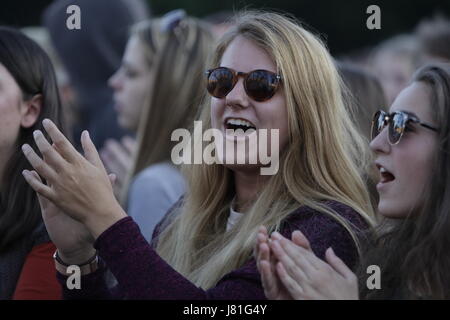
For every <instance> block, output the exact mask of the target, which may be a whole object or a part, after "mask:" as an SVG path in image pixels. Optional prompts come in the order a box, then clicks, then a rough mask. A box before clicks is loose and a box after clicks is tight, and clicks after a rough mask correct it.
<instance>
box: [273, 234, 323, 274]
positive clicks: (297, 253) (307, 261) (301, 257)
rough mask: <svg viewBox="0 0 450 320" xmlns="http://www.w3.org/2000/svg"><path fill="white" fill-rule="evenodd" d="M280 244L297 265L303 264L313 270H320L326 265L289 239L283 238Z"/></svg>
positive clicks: (312, 253)
mask: <svg viewBox="0 0 450 320" xmlns="http://www.w3.org/2000/svg"><path fill="white" fill-rule="evenodd" d="M279 242H280V245H281V247H282V248H283V249H284V251H285V252H286V254H287V255H289V256H290V257H291V259H293V260H294V261H295V262H296V263H302V265H305V266H308V267H309V268H311V269H319V268H320V267H321V266H323V264H325V263H324V262H323V261H322V260H321V259H320V258H318V257H317V256H316V255H315V254H314V252H312V251H309V250H306V249H305V248H303V247H301V246H298V245H296V244H294V243H293V242H292V241H290V240H289V239H286V238H284V237H283V238H282V239H281V240H280V241H279ZM308 271H310V270H309V269H308Z"/></svg>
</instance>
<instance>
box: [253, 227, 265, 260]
mask: <svg viewBox="0 0 450 320" xmlns="http://www.w3.org/2000/svg"><path fill="white" fill-rule="evenodd" d="M267 241H268V238H267V234H265V233H264V232H261V231H259V232H258V233H257V234H256V245H255V258H257V257H258V255H259V246H260V245H261V244H262V243H267Z"/></svg>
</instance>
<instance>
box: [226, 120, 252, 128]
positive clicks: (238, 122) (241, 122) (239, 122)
mask: <svg viewBox="0 0 450 320" xmlns="http://www.w3.org/2000/svg"><path fill="white" fill-rule="evenodd" d="M227 124H232V125H235V126H246V127H249V128H250V127H253V128H254V127H255V126H254V125H253V124H252V123H250V122H248V121H246V120H242V119H228V120H227Z"/></svg>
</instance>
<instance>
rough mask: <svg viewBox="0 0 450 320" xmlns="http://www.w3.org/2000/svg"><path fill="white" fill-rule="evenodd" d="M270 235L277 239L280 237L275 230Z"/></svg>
mask: <svg viewBox="0 0 450 320" xmlns="http://www.w3.org/2000/svg"><path fill="white" fill-rule="evenodd" d="M271 237H272V238H274V239H277V240H278V239H281V234H280V233H278V231H275V232H272V235H271Z"/></svg>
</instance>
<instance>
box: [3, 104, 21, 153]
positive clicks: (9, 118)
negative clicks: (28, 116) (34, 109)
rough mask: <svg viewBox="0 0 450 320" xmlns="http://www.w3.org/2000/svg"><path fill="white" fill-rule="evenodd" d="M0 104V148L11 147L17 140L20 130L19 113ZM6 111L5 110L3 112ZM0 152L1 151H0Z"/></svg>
mask: <svg viewBox="0 0 450 320" xmlns="http://www.w3.org/2000/svg"><path fill="white" fill-rule="evenodd" d="M5 109H6V108H3V107H2V106H0V114H1V117H0V149H1V150H5V148H11V147H12V146H13V145H14V144H15V143H16V141H17V138H18V136H19V131H20V121H21V117H20V113H19V112H18V110H11V109H12V108H11V107H8V108H7V109H8V110H7V111H6V110H5ZM5 111H6V112H5ZM0 152H2V151H0Z"/></svg>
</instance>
